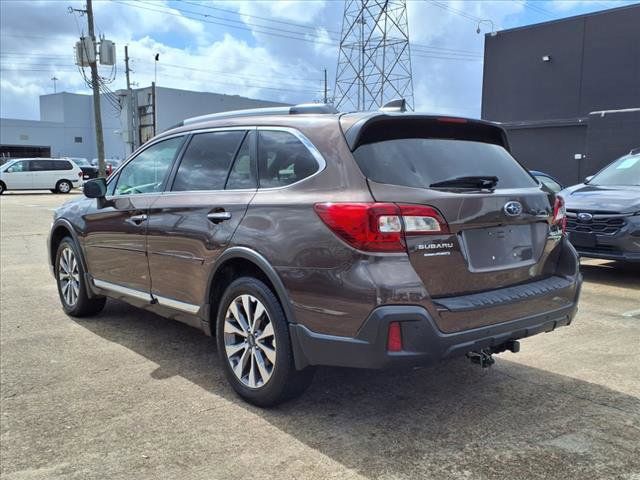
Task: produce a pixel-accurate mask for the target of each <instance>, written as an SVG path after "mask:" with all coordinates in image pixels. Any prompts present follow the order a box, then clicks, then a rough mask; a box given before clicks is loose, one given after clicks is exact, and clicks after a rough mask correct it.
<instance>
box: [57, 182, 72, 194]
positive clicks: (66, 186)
mask: <svg viewBox="0 0 640 480" xmlns="http://www.w3.org/2000/svg"><path fill="white" fill-rule="evenodd" d="M72 188H73V185H71V182H70V181H69V180H60V181H58V183H56V193H69V192H70V191H71V189H72Z"/></svg>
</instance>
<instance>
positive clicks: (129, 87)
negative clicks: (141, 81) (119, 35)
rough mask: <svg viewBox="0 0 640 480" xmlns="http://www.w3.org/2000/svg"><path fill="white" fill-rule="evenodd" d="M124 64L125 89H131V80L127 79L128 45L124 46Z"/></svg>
mask: <svg viewBox="0 0 640 480" xmlns="http://www.w3.org/2000/svg"><path fill="white" fill-rule="evenodd" d="M124 66H125V73H126V75H127V90H131V80H130V79H129V46H128V45H125V46H124Z"/></svg>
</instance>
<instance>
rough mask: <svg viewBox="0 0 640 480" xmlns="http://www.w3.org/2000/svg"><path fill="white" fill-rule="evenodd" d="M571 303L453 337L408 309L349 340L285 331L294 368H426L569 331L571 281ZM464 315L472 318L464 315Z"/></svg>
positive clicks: (392, 310) (394, 308) (374, 319)
mask: <svg viewBox="0 0 640 480" xmlns="http://www.w3.org/2000/svg"><path fill="white" fill-rule="evenodd" d="M574 278H575V280H574V283H573V286H574V287H575V299H574V301H573V302H572V303H570V304H568V305H564V306H563V307H562V308H558V309H555V310H551V311H545V312H538V313H536V314H534V315H530V316H527V317H522V318H518V319H514V320H511V321H507V322H502V323H497V324H493V325H486V326H482V327H478V328H473V329H470V330H463V331H460V332H454V333H445V332H442V331H441V330H440V329H439V328H438V326H437V325H436V323H435V321H434V320H433V318H432V317H431V316H430V315H429V313H428V312H427V310H425V309H424V308H422V307H420V306H413V305H387V306H382V307H378V308H376V309H375V310H373V312H372V313H371V315H370V316H369V317H368V318H367V320H366V321H365V322H364V324H363V325H362V327H361V328H360V330H359V331H358V334H357V335H356V337H354V338H350V337H339V336H333V335H325V334H319V333H315V332H312V331H311V330H309V329H308V328H306V327H305V326H303V325H300V324H295V325H291V328H290V331H291V340H292V345H293V349H294V358H295V362H296V367H297V368H299V369H301V368H304V367H306V366H308V365H327V366H339V367H355V368H386V367H392V366H411V365H428V364H432V363H436V362H438V361H440V360H444V359H447V358H451V357H455V356H460V355H464V354H466V353H467V352H470V351H476V350H480V349H483V348H488V347H492V346H499V345H502V344H504V343H506V342H508V341H509V340H518V339H521V338H525V337H530V336H532V335H536V334H538V333H542V332H550V331H552V330H555V329H556V328H558V327H561V326H565V325H569V324H570V323H571V321H572V320H573V318H574V316H575V314H576V311H577V303H578V297H579V293H580V285H581V281H582V279H581V277H579V276H576V277H574ZM469 315H474V312H473V310H469ZM391 322H401V326H402V339H403V351H401V352H388V351H387V345H386V344H387V332H388V329H389V323H391Z"/></svg>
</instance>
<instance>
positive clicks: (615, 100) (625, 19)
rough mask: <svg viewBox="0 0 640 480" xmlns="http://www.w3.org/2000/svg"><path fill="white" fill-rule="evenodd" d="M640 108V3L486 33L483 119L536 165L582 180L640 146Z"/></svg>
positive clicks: (518, 155) (526, 161) (568, 178)
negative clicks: (499, 129)
mask: <svg viewBox="0 0 640 480" xmlns="http://www.w3.org/2000/svg"><path fill="white" fill-rule="evenodd" d="M545 55H548V56H549V57H550V61H548V62H545V61H543V60H542V58H543V56H545ZM638 107H640V5H632V6H629V7H621V8H616V9H612V10H606V11H602V12H596V13H592V14H588V15H582V16H578V17H572V18H568V19H564V20H557V21H552V22H547V23H543V24H538V25H531V26H527V27H521V28H516V29H512V30H505V31H501V32H497V34H496V35H495V36H491V35H487V36H486V38H485V63H484V73H483V85H482V118H484V119H487V120H493V121H498V122H502V123H503V126H504V127H505V128H506V129H507V131H508V132H509V138H510V142H511V146H512V151H513V153H514V155H515V156H516V158H518V160H520V161H521V162H522V163H523V164H524V165H525V166H527V167H528V168H530V169H535V170H543V171H546V172H548V173H551V174H552V175H554V176H556V177H557V178H558V179H559V180H561V181H562V182H564V183H565V184H573V183H578V182H580V181H582V179H583V178H584V177H585V176H587V175H592V174H594V173H595V172H597V171H598V170H600V169H601V168H602V167H604V166H605V165H606V164H608V163H609V162H611V161H613V160H614V159H616V158H617V157H619V156H621V155H623V154H625V153H628V152H629V150H630V149H631V148H634V147H639V146H640V110H637V111H628V110H629V109H634V108H638ZM605 110H606V111H607V113H606V114H602V113H598V114H595V113H593V112H599V111H605Z"/></svg>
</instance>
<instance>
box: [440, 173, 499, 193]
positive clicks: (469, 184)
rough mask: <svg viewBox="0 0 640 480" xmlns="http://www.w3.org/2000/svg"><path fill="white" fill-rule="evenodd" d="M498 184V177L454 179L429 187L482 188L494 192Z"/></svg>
mask: <svg viewBox="0 0 640 480" xmlns="http://www.w3.org/2000/svg"><path fill="white" fill-rule="evenodd" d="M497 184H498V177H493V176H481V175H479V176H473V177H454V178H448V179H447V180H442V181H440V182H435V183H432V184H431V185H429V186H430V187H432V188H438V187H454V188H481V189H486V190H493V189H494V188H496V185H497Z"/></svg>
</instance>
